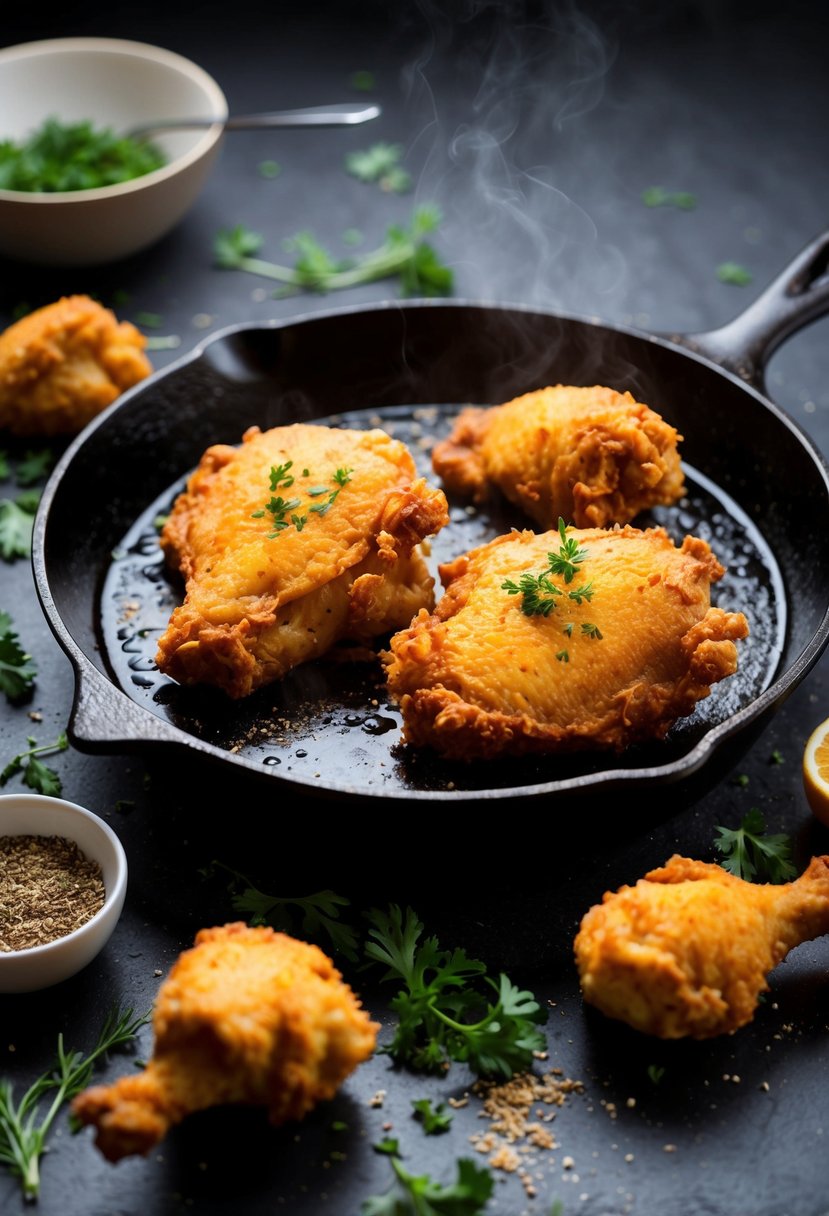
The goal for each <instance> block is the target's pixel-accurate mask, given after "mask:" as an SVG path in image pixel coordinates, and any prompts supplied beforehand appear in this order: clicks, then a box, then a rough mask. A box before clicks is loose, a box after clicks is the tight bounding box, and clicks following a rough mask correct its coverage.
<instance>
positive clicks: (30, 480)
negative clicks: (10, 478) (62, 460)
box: [14, 448, 54, 486]
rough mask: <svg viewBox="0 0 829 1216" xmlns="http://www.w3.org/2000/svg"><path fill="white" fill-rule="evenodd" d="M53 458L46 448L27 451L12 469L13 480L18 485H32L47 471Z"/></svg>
mask: <svg viewBox="0 0 829 1216" xmlns="http://www.w3.org/2000/svg"><path fill="white" fill-rule="evenodd" d="M53 459H54V457H53V455H52V453H51V452H50V451H49V449H48V448H40V449H39V450H38V451H29V452H27V453H26V455H25V456H24V457H23V459H22V460H21V461H19V463H18V465H17V468H16V469H15V471H14V478H15V481H16V482H17V484H18V485H19V486H33V485H34V484H35V483H36V482H38V481H40V479H41V478H42V477H45V476H46V474H47V473H48V472H49V470H50V469H51V467H52V461H53Z"/></svg>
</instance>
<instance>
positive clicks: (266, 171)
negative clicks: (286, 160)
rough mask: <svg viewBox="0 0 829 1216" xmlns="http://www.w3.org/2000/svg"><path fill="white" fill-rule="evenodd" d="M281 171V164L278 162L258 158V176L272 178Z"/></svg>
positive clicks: (277, 175)
mask: <svg viewBox="0 0 829 1216" xmlns="http://www.w3.org/2000/svg"><path fill="white" fill-rule="evenodd" d="M281 172H282V169H281V166H280V165H279V164H277V162H276V161H275V160H260V162H259V176H260V177H265V178H269V179H273V178H274V177H279V174H280V173H281Z"/></svg>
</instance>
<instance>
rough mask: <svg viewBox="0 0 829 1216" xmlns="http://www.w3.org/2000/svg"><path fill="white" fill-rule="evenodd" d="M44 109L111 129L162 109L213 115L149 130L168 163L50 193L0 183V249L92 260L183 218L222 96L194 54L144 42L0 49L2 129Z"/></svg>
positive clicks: (14, 132)
mask: <svg viewBox="0 0 829 1216" xmlns="http://www.w3.org/2000/svg"><path fill="white" fill-rule="evenodd" d="M52 117H55V118H57V119H58V120H59V121H60V122H63V123H71V122H81V121H84V120H89V121H90V122H92V123H93V124H94V126H95V127H110V128H112V129H113V130H115V131H126V130H128V129H130V128H132V127H135V126H137V125H138V124H140V123H145V122H157V121H159V120H162V119H165V118H213V117H215V118H217V119H219V120H220V121H218V122H216V123H214V124H213V125H212V126H210V127H208V128H207V129H206V130H192V131H171V132H168V133H166V134H164V135H158V136H157V137H153V142H154V143H156V144H157V145H158V147H159V148H161V150H162V151H163V152H164V154H165V156H166V157H167V164H166V165H164V166H163V167H162V168H161V169H156V170H155V171H154V172H152V173H147V174H145V175H144V176H143V177H138V178H135V179H134V180H133V181H129V182H123V183H121V184H120V185H117V186H103V187H101V188H100V189H95V190H71V191H70V190H67V191H62V192H59V193H54V194H46V193H43V194H35V193H29V192H28V191H22V190H0V254H2V255H5V256H7V257H11V258H15V259H17V260H20V261H25V262H31V263H38V264H41V265H50V266H94V265H98V264H101V263H104V262H112V261H117V260H118V259H120V258H124V257H127V256H129V255H130V254H133V253H137V252H138V251H139V250H141V249H145V248H147V246H149V245H152V244H153V243H154V242H155V241H157V240H159V239H160V238H161V237H162V236H164V235H165V234H166V233H167V232H169V231H170V229H171V228H173V227H174V226H175V225H176V224H177V223H178V222H179V220H180V219H182V217H183V216H184V214H185V213H186V212H187V210H188V209H189V208H190V207H191V205H192V204H193V203H194V202H195V200H196V198H197V196H198V194H199V191H200V190H201V188H202V185H203V184H204V182H205V180H206V178H207V176H208V173H209V171H210V169H211V166H212V164H213V161H214V159H215V157H216V153H217V152H218V149H219V144H220V141H221V138H222V134H223V132H224V120H225V119H226V118H227V101H226V99H225V96H224V93H223V92H222V90H221V89H220V88H219V86H218V84H217V83H216V81H215V80H213V78H212V77H211V76H209V75H208V74H207V72H205V71H204V70H203V69H202V68H200V67H198V66H197V65H196V64H195V63H191V62H190V60H189V59H185V58H183V57H182V56H181V55H176V54H174V53H173V52H171V51H166V50H163V49H161V48H159V47H155V46H147V45H146V44H145V43H143V42H129V41H124V40H121V39H116V38H53V39H46V40H44V41H42V42H26V43H22V44H20V45H18V46H12V47H7V48H6V49H5V50H2V51H0V139H13V140H14V141H15V142H20V141H21V140H22V139H25V138H26V137H27V136H29V135H30V134H32V132H33V131H34V130H36V129H37V128H38V127H39V126H40V125H41V123H43V121H44V120H45V119H47V118H52Z"/></svg>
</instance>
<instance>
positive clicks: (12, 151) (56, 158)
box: [0, 117, 167, 194]
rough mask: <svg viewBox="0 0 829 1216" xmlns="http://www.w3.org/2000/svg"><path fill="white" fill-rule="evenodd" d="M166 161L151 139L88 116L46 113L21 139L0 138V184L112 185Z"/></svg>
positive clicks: (53, 189)
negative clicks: (75, 118)
mask: <svg viewBox="0 0 829 1216" xmlns="http://www.w3.org/2000/svg"><path fill="white" fill-rule="evenodd" d="M166 163H167V161H166V157H165V156H164V153H163V152H162V151H161V150H160V149H159V148H157V147H156V146H155V145H154V144H152V143H148V142H143V141H137V140H134V139H130V138H128V137H126V136H122V135H117V134H116V133H115V131H113V130H112V129H111V128H110V127H98V126H96V125H95V124H94V123H92V122H90V121H84V122H73V123H62V122H60V120H59V119H58V118H55V117H52V118H47V119H46V121H45V122H43V123H42V124H41V125H40V126H39V127H38V128H37V129H36V130H34V131H33V132H32V133H31V134H30V135H29V136H28V137H27V138H25V139H23V140H22V141H20V142H16V141H15V140H12V139H5V140H2V141H0V190H25V191H31V192H35V193H39V194H43V193H50V194H54V193H58V192H61V191H65V190H97V189H99V188H100V187H101V186H116V185H119V184H120V183H121V182H128V181H132V180H133V179H134V178H136V177H143V176H144V174H146V173H152V172H153V170H154V169H160V168H162V167H163V165H165V164H166Z"/></svg>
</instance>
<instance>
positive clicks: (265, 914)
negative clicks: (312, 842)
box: [203, 861, 358, 962]
mask: <svg viewBox="0 0 829 1216" xmlns="http://www.w3.org/2000/svg"><path fill="white" fill-rule="evenodd" d="M217 869H220V870H223V871H224V872H225V873H226V874H229V875H230V879H231V881H230V884H229V890H230V892H231V903H232V905H233V908H234V910H235V911H236V912H240V913H241V914H242V915H243V916H245V917H247V918H248V920H249V921H250V923H251V924H252V925H270V926H271V927H272V928H274V929H278V930H280V932H282V933H293V932H294V930H295V927H296V922H297V919H298V920H299V923H300V927H301V929H302V932H303V933H305V934H306V935H307V936H308V937H311V938H313V939H315V940H319V938H320V937H327V938H328V940H329V941H330V943H331V945H332V946H333V947H334V950H335V951H337V952H338V953H339V954H342V955H343V956H344V957H345V958H347V959H350V961H351V962H356V961H357V959H358V952H357V944H358V943H357V934H356V933H355V931H354V929H353V928H352V927H351V925H348V924H345V923H344V922H343V921H342V920H341V919H340V912H341V910H342V909H343V908H348V907H349V906H350V901H349V900H347V899H346V898H345V896H343V895H338V894H337V893H336V892H335V891H329V890H325V891H315V892H314V893H313V894H311V895H302V896H298V895H293V896H286V895H267V894H265V892H264V891H260V890H259V889H258V888H257V887H256V886H254V884H253V883H252V882H251V880H250V879H249V878H247V877H246V876H245V875H244V874H240V873H239V871H238V870H234V869H231V867H230V866H226V865H225V864H224V862H221V861H212V862H211V863H210V865H209V866H208V867H207V868H206V869H205V870H204V871H203V874H204V876H205V877H206V878H209V877H211V876H212V874H214V873H215V871H216V870H217Z"/></svg>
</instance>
